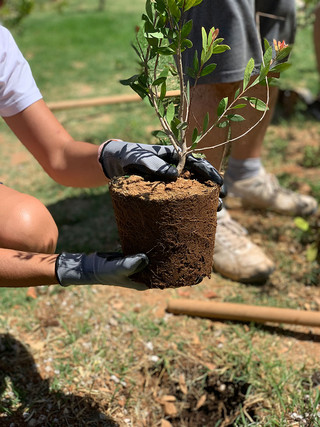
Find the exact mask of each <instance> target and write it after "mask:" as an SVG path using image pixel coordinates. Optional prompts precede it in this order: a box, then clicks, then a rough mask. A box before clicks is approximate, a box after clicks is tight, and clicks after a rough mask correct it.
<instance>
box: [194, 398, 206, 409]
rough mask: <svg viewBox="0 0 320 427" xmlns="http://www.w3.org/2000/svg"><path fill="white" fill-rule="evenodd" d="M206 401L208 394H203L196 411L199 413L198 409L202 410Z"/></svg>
mask: <svg viewBox="0 0 320 427" xmlns="http://www.w3.org/2000/svg"><path fill="white" fill-rule="evenodd" d="M206 400H207V395H206V394H203V395H202V396H201V397H200V399H199V400H198V402H197V405H196V411H197V410H198V409H200V408H201V406H203V405H204V404H205V402H206Z"/></svg>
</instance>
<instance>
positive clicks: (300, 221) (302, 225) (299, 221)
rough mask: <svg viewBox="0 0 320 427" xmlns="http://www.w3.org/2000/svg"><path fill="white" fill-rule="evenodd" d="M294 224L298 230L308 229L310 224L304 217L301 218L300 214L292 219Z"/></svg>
mask: <svg viewBox="0 0 320 427" xmlns="http://www.w3.org/2000/svg"><path fill="white" fill-rule="evenodd" d="M294 224H295V226H296V227H297V228H299V230H301V231H308V230H309V228H310V225H309V223H308V221H306V220H305V219H304V218H302V217H301V216H297V217H296V218H295V219H294Z"/></svg>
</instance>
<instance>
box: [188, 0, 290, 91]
mask: <svg viewBox="0 0 320 427" xmlns="http://www.w3.org/2000/svg"><path fill="white" fill-rule="evenodd" d="M187 15H188V17H187V19H193V29H192V32H191V34H190V37H189V38H190V40H191V41H192V42H193V45H194V46H193V48H191V49H187V50H186V51H185V53H184V57H183V62H184V67H188V66H190V64H192V61H193V57H194V50H195V49H197V51H198V54H200V52H201V46H202V38H201V27H205V28H206V30H207V32H208V31H209V29H211V28H212V27H215V28H219V37H222V38H224V42H223V43H225V44H227V45H229V46H230V47H231V50H229V51H226V52H224V53H221V54H218V55H214V56H213V59H212V62H215V63H216V64H217V68H216V69H215V71H213V73H211V74H210V75H208V76H205V77H202V78H201V79H200V80H199V83H221V82H235V81H239V80H242V79H243V74H244V70H245V67H246V65H247V63H248V61H249V59H250V58H253V59H254V60H255V65H256V67H257V68H258V67H259V66H260V65H261V59H262V54H261V41H262V42H263V40H264V39H265V38H266V39H267V40H268V42H269V43H270V44H272V43H273V39H276V40H278V41H283V40H285V42H286V43H287V44H292V43H293V41H294V35H295V0H203V2H202V3H201V4H200V5H198V6H196V7H194V8H192V9H190V10H189V11H188V12H187ZM185 69H186V68H185Z"/></svg>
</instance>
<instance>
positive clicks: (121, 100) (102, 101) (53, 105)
mask: <svg viewBox="0 0 320 427" xmlns="http://www.w3.org/2000/svg"><path fill="white" fill-rule="evenodd" d="M179 95H180V91H179V90H170V91H168V92H167V95H166V96H167V97H168V98H171V97H174V96H179ZM139 101H141V98H140V96H139V95H137V94H130V95H114V96H102V97H99V98H90V99H75V100H67V101H57V102H48V103H47V105H48V107H49V108H50V110H52V111H53V110H69V109H72V108H87V107H98V106H100V105H114V104H128V103H131V102H139Z"/></svg>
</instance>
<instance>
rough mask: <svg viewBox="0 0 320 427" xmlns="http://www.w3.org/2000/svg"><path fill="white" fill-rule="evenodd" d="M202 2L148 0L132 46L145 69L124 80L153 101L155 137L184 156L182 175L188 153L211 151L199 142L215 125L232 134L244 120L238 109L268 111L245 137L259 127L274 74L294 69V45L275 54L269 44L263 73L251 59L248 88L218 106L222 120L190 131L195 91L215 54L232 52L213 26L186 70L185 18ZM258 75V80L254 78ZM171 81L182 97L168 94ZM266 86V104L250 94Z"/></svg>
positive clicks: (188, 43)
mask: <svg viewBox="0 0 320 427" xmlns="http://www.w3.org/2000/svg"><path fill="white" fill-rule="evenodd" d="M200 3H202V0H146V5H145V13H144V14H143V15H142V21H143V26H142V29H141V30H140V31H138V32H137V34H136V41H135V43H134V44H133V48H134V50H135V52H136V54H137V56H138V58H139V64H140V66H141V69H140V72H139V73H137V74H135V75H134V76H132V77H131V78H129V79H127V80H122V81H121V83H122V84H124V85H129V86H130V87H131V88H132V89H133V90H134V91H135V92H137V93H138V94H139V95H140V97H141V98H148V100H149V102H150V104H151V106H152V107H153V108H154V110H155V112H156V115H157V117H158V119H159V121H160V124H161V126H162V129H161V130H160V131H156V132H154V135H155V136H157V137H158V138H159V139H160V142H161V143H165V142H169V143H170V144H172V145H173V146H174V148H175V150H176V151H177V153H178V158H179V161H178V165H177V169H178V172H179V174H181V173H182V171H183V168H184V165H185V160H186V156H187V155H188V154H190V153H193V154H195V153H197V152H199V151H203V150H204V149H208V147H205V148H204V147H202V148H201V144H200V143H201V140H202V139H203V138H204V137H205V136H206V135H207V134H208V133H209V132H211V131H212V130H213V129H214V128H215V127H228V128H229V130H230V129H231V128H230V124H231V122H240V121H243V120H244V117H243V116H242V115H241V114H239V113H238V111H239V110H241V109H242V108H245V107H247V105H249V106H251V107H252V108H255V109H256V110H259V111H262V112H263V115H262V116H261V118H260V119H259V120H257V122H256V123H255V125H254V126H252V127H251V128H250V129H248V130H247V131H246V132H245V133H247V132H249V131H250V130H251V129H252V128H253V127H255V126H256V125H257V124H258V123H259V122H260V121H261V120H262V119H263V117H264V115H265V114H266V111H267V109H268V102H269V85H270V84H272V83H273V81H274V77H271V76H270V75H271V73H275V74H277V73H279V72H281V71H283V70H284V69H286V68H287V67H288V66H289V64H288V63H283V62H281V61H283V59H285V58H286V57H287V56H288V54H289V52H290V47H289V46H287V45H286V44H285V43H284V42H283V43H275V46H274V50H275V55H274V52H273V49H272V46H270V44H269V43H268V42H267V41H266V40H265V41H264V53H262V56H263V61H262V65H261V67H260V70H257V69H255V63H254V60H253V59H252V58H251V59H250V60H249V62H248V64H247V66H246V69H245V72H244V78H243V84H242V86H241V87H239V89H238V90H237V91H236V92H235V94H234V98H233V99H228V98H227V97H225V98H223V99H222V100H221V101H220V103H219V105H218V108H217V117H216V118H215V119H214V120H213V121H212V120H211V118H210V117H209V113H207V114H206V115H205V117H204V118H203V123H202V127H201V129H199V128H198V127H195V128H194V129H192V132H190V129H188V127H189V121H190V120H189V119H190V111H191V104H192V93H193V90H194V88H195V87H196V85H197V84H198V82H199V80H200V79H201V78H202V77H203V76H206V75H208V74H210V73H212V72H214V70H215V68H216V64H215V63H214V62H213V56H214V55H217V54H222V53H223V52H225V51H226V50H228V49H230V47H229V46H228V45H226V44H224V43H223V38H220V37H219V29H218V28H215V27H212V28H211V29H210V30H209V31H208V32H207V31H206V30H205V28H201V29H199V31H201V37H202V49H201V52H197V51H195V54H194V59H193V63H192V64H191V66H190V67H188V69H187V70H185V69H184V67H183V62H182V55H183V52H184V51H185V50H186V49H189V48H191V47H192V42H191V40H189V39H188V36H189V34H190V32H191V29H192V26H193V22H192V20H188V21H187V20H186V18H185V12H187V11H188V10H189V9H191V8H192V7H196V6H198V5H199V4H200ZM253 74H255V75H256V76H255V77H252V75H253ZM171 79H176V81H177V84H178V87H179V90H180V97H179V99H174V98H169V97H167V96H166V95H167V89H168V86H169V83H170V80H171ZM190 81H192V83H190ZM263 83H264V84H265V85H266V92H267V98H266V102H263V101H262V100H260V99H258V98H255V97H252V96H248V91H250V90H251V89H252V87H253V86H255V85H258V84H263ZM187 131H188V132H187ZM187 134H188V135H192V137H191V141H188V140H187ZM228 135H229V137H228V140H227V141H224V142H222V144H226V143H227V142H228V141H233V140H232V139H231V138H230V131H229V132H228ZM243 135H244V134H243ZM243 135H241V136H243ZM241 136H239V137H237V138H235V139H239V138H240V137H241ZM216 146H217V145H216ZM209 148H214V147H209Z"/></svg>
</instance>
